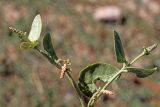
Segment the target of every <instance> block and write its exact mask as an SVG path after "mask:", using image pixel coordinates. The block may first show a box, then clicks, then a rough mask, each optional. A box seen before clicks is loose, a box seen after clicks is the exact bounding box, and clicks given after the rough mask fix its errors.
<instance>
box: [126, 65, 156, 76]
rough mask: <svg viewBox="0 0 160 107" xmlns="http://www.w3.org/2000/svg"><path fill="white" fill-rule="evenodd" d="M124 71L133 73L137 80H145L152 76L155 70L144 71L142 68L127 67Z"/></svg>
mask: <svg viewBox="0 0 160 107" xmlns="http://www.w3.org/2000/svg"><path fill="white" fill-rule="evenodd" d="M126 70H127V71H128V72H132V73H135V74H136V75H137V77H139V78H145V77H148V76H150V75H151V74H153V73H154V72H155V71H157V68H153V69H144V68H136V67H127V68H126Z"/></svg>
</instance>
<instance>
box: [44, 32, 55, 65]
mask: <svg viewBox="0 0 160 107" xmlns="http://www.w3.org/2000/svg"><path fill="white" fill-rule="evenodd" d="M43 47H44V50H45V51H46V52H47V54H48V55H49V56H51V60H53V62H54V63H56V60H58V57H57V55H56V53H55V51H54V48H53V45H52V40H51V35H50V33H46V34H45V36H44V38H43ZM46 52H45V53H46Z"/></svg>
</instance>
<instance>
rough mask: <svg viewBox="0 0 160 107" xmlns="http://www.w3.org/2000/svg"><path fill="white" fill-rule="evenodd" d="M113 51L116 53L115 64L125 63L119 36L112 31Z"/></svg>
mask: <svg viewBox="0 0 160 107" xmlns="http://www.w3.org/2000/svg"><path fill="white" fill-rule="evenodd" d="M114 49H115V53H116V58H117V62H119V63H125V62H126V59H125V53H124V50H123V45H122V42H121V39H120V36H119V34H118V33H117V32H116V31H114Z"/></svg>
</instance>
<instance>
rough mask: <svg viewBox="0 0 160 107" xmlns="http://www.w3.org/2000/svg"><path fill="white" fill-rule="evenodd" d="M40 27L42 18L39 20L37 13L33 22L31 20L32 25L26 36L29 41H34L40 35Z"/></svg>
mask: <svg viewBox="0 0 160 107" xmlns="http://www.w3.org/2000/svg"><path fill="white" fill-rule="evenodd" d="M41 29H42V20H41V16H40V15H39V14H38V15H37V16H36V17H35V18H34V20H33V22H32V26H31V30H30V33H29V36H28V39H29V40H30V41H31V42H35V41H37V40H38V38H39V37H40V34H41Z"/></svg>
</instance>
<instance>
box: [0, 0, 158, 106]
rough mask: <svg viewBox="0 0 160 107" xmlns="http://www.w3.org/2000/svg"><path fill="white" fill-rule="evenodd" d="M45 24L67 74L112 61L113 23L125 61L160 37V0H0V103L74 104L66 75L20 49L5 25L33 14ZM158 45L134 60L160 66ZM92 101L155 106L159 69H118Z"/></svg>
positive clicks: (27, 20)
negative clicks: (144, 72)
mask: <svg viewBox="0 0 160 107" xmlns="http://www.w3.org/2000/svg"><path fill="white" fill-rule="evenodd" d="M37 13H40V14H41V16H42V21H43V29H42V33H41V41H42V38H43V36H44V34H45V32H46V31H47V30H48V29H49V30H50V32H51V34H52V39H53V44H54V48H55V50H56V52H57V55H58V57H59V58H64V59H66V58H69V59H70V60H71V62H72V69H73V71H72V73H71V74H72V75H73V77H74V78H75V80H78V74H79V71H80V70H81V69H82V68H83V67H85V66H86V65H88V64H90V63H94V62H97V61H102V62H106V63H111V64H113V65H116V66H118V67H121V66H120V65H119V64H117V63H116V60H115V56H114V48H113V29H115V30H117V31H118V32H119V33H120V34H121V38H122V41H123V44H124V48H125V53H126V56H127V59H128V60H129V61H130V60H131V59H133V58H134V57H135V56H136V55H138V54H139V53H140V52H141V51H142V47H143V46H149V45H152V44H154V43H158V45H159V42H160V1H159V0H32V1H31V0H0V107H79V102H78V99H77V97H76V95H75V92H74V90H73V88H72V87H71V85H70V84H69V83H68V81H67V80H66V79H59V75H60V74H59V72H58V69H56V67H54V66H53V65H51V64H50V63H49V62H48V61H47V60H46V59H45V58H44V57H43V56H42V55H40V54H39V53H37V52H36V51H34V50H31V51H30V50H29V51H27V50H21V49H20V48H19V40H18V37H17V35H16V34H13V35H10V33H9V30H8V27H9V26H13V27H16V28H18V29H20V30H23V31H27V32H29V31H30V27H31V23H32V20H33V18H34V16H35V15H36V14H37ZM159 50H160V46H159V47H158V48H157V49H156V50H155V51H154V52H153V54H152V55H150V56H148V57H145V58H142V59H141V60H140V61H138V62H137V63H135V66H142V67H148V68H150V67H154V66H158V67H159V66H160V52H159ZM110 88H111V89H112V90H113V91H114V92H115V93H116V95H115V96H102V97H101V98H100V100H98V101H97V103H96V105H95V107H117V106H118V107H160V73H159V72H156V73H154V74H153V75H152V76H150V77H147V78H145V79H138V78H136V76H135V75H132V74H127V75H123V76H122V78H121V79H119V80H118V81H117V82H115V83H113V84H112V85H111V87H110Z"/></svg>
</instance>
